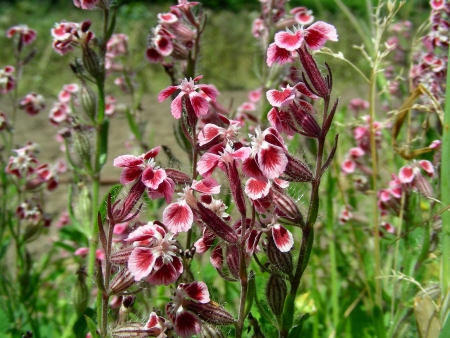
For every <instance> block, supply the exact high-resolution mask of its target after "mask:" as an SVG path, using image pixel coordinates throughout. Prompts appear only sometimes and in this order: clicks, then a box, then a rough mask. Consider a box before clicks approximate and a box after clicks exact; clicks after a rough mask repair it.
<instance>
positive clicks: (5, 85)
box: [0, 66, 16, 94]
mask: <svg viewBox="0 0 450 338" xmlns="http://www.w3.org/2000/svg"><path fill="white" fill-rule="evenodd" d="M15 70H16V69H15V68H14V67H13V66H6V67H5V68H3V69H0V93H2V94H6V93H8V92H10V91H11V90H13V89H14V87H15V86H16V78H15V77H14V76H13V74H14V71H15Z"/></svg>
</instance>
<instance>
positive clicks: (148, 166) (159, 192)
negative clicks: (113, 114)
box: [113, 147, 175, 203]
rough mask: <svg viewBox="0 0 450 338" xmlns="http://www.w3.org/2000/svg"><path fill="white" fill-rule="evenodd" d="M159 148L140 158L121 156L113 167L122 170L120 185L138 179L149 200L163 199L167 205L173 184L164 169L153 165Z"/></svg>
mask: <svg viewBox="0 0 450 338" xmlns="http://www.w3.org/2000/svg"><path fill="white" fill-rule="evenodd" d="M160 150H161V147H156V148H153V149H151V150H150V151H148V152H147V153H145V154H142V155H141V156H134V155H122V156H119V157H117V158H116V159H114V163H113V165H114V166H115V167H120V168H124V169H123V170H122V173H121V175H120V183H121V184H128V183H131V182H133V181H135V180H136V179H140V180H141V181H142V183H144V185H145V186H146V187H147V188H148V194H149V197H150V198H160V197H165V199H166V201H167V203H170V201H171V200H172V195H173V193H174V191H175V183H174V182H173V180H172V179H171V178H169V177H168V176H167V173H166V171H165V170H164V169H162V168H160V167H159V166H157V165H156V163H155V160H154V159H155V157H156V155H158V153H159V151H160Z"/></svg>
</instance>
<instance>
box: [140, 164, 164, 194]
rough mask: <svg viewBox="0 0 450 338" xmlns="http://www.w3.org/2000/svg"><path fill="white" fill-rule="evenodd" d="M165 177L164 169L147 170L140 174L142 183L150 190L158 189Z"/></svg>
mask: <svg viewBox="0 0 450 338" xmlns="http://www.w3.org/2000/svg"><path fill="white" fill-rule="evenodd" d="M166 177H167V175H166V172H165V171H164V169H156V170H153V169H151V168H147V169H145V170H144V172H143V173H142V183H144V184H145V186H147V187H149V188H151V189H158V187H159V185H160V184H161V183H162V182H163V181H164V180H165V179H166Z"/></svg>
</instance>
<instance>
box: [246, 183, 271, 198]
mask: <svg viewBox="0 0 450 338" xmlns="http://www.w3.org/2000/svg"><path fill="white" fill-rule="evenodd" d="M269 191H270V182H261V181H258V180H255V179H254V178H250V179H249V180H248V181H247V183H245V193H246V194H247V196H248V197H250V198H251V199H252V200H256V199H258V198H262V197H264V196H267V194H268V193H269Z"/></svg>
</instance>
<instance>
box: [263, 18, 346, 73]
mask: <svg viewBox="0 0 450 338" xmlns="http://www.w3.org/2000/svg"><path fill="white" fill-rule="evenodd" d="M337 38H338V36H337V33H336V28H334V26H332V25H330V24H328V23H325V22H323V21H317V22H316V23H314V24H313V25H311V26H309V27H308V28H306V29H303V28H298V29H296V28H294V32H291V31H287V32H278V33H276V34H275V42H273V43H271V44H270V45H269V48H268V49H267V65H268V66H269V67H271V66H272V64H273V63H274V62H276V63H279V64H284V63H286V62H288V61H290V60H291V53H292V52H293V51H295V50H298V49H299V48H300V47H301V46H302V44H303V43H305V44H306V45H307V46H308V47H309V48H310V49H312V50H317V49H320V48H322V47H323V46H324V45H325V43H326V42H327V40H331V41H337Z"/></svg>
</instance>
